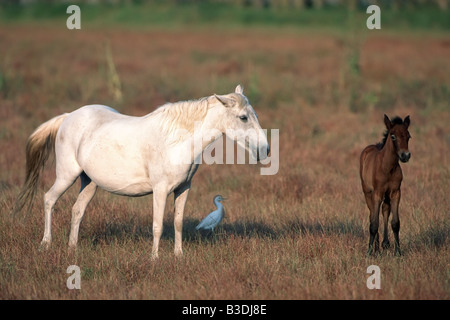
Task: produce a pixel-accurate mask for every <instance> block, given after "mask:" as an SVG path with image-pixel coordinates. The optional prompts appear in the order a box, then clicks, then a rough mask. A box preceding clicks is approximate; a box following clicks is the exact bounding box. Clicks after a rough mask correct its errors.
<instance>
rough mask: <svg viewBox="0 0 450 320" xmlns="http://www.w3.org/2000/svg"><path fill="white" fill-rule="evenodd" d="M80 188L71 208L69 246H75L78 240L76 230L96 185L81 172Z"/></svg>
mask: <svg viewBox="0 0 450 320" xmlns="http://www.w3.org/2000/svg"><path fill="white" fill-rule="evenodd" d="M80 180H81V189H80V193H79V195H78V198H77V201H76V202H75V204H74V205H73V208H72V222H71V227H70V236H69V247H70V248H75V247H76V246H77V242H78V230H79V228H80V223H81V220H82V219H83V215H84V212H85V210H86V207H87V205H88V204H89V202H90V201H91V200H92V198H93V197H94V195H95V191H96V190H97V185H96V184H95V183H94V182H92V180H91V179H90V178H89V177H88V176H87V175H86V174H85V173H84V172H83V173H82V174H81V175H80Z"/></svg>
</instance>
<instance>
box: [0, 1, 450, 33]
mask: <svg viewBox="0 0 450 320" xmlns="http://www.w3.org/2000/svg"><path fill="white" fill-rule="evenodd" d="M78 5H79V6H80V8H81V12H82V23H83V24H94V25H96V24H102V25H105V24H107V25H125V26H140V27H143V26H161V27H180V26H192V25H197V26H208V25H215V26H220V27H227V28H228V27H238V26H247V27H248V26H267V27H280V26H290V27H298V28H304V27H307V28H319V29H320V28H332V29H338V30H345V29H346V28H347V27H348V26H347V24H346V21H347V20H348V19H349V17H351V16H352V15H355V16H356V17H357V19H359V20H362V21H365V19H366V18H367V14H366V13H365V10H364V8H361V10H356V11H355V10H354V9H347V8H346V7H344V6H331V7H330V6H325V7H323V8H322V9H308V8H305V7H303V8H300V7H289V6H280V7H276V6H272V7H260V6H239V5H236V4H233V3H229V2H214V1H199V2H186V3H184V2H180V3H174V2H166V1H153V2H143V1H133V2H131V3H119V4H115V5H113V4H111V3H103V4H88V3H80V4H78ZM67 6H68V4H64V3H60V2H53V1H50V2H46V3H42V2H37V3H30V4H27V5H20V4H17V3H15V2H14V3H10V2H5V3H2V4H0V19H1V20H2V21H4V22H9V23H11V22H18V21H22V22H31V21H42V20H54V19H56V20H65V19H67V17H68V14H67V13H66V9H67ZM381 9H382V28H383V29H396V30H397V29H399V28H400V29H424V30H429V29H433V30H449V29H450V19H448V13H447V12H446V11H444V10H439V9H438V8H436V7H433V6H425V7H412V8H411V7H407V8H399V9H394V8H392V6H388V5H384V6H382V7H381Z"/></svg>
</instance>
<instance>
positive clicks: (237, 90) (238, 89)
mask: <svg viewBox="0 0 450 320" xmlns="http://www.w3.org/2000/svg"><path fill="white" fill-rule="evenodd" d="M234 92H235V93H240V94H244V87H243V86H242V85H240V84H238V85H237V87H236V89H234Z"/></svg>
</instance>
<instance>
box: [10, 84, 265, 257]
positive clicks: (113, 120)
mask: <svg viewBox="0 0 450 320" xmlns="http://www.w3.org/2000/svg"><path fill="white" fill-rule="evenodd" d="M230 129H231V131H233V132H235V133H236V132H237V133H238V134H237V135H236V136H234V137H232V138H237V141H238V144H239V143H240V144H242V145H243V147H244V148H246V150H248V151H249V153H250V154H251V155H253V156H254V157H256V158H257V159H264V158H266V157H267V154H268V153H269V150H270V149H269V144H268V141H267V137H266V135H265V134H264V131H263V130H262V129H261V126H260V125H259V122H258V119H257V116H256V114H255V112H254V110H253V108H252V106H251V105H250V104H249V102H248V100H247V98H246V97H245V96H244V95H243V88H242V87H241V86H240V85H238V86H237V87H236V90H235V92H234V93H230V94H227V95H222V96H218V95H213V96H209V97H205V98H201V99H199V100H192V101H183V102H176V103H167V104H165V105H163V106H161V107H159V108H158V109H156V110H155V111H154V112H152V113H150V114H148V115H146V116H143V117H132V116H127V115H123V114H120V113H119V112H117V111H116V110H114V109H112V108H110V107H107V106H102V105H88V106H84V107H82V108H80V109H78V110H75V111H73V112H71V113H66V114H62V115H60V116H57V117H55V118H53V119H51V120H49V121H47V122H45V123H43V124H42V125H40V126H39V127H38V128H37V129H36V131H34V133H33V134H32V135H31V136H30V137H29V139H28V142H27V148H26V159H27V161H26V181H25V185H24V187H23V190H22V192H21V193H20V195H19V197H18V199H17V203H16V207H15V211H16V212H17V211H20V210H21V209H22V208H23V207H24V206H25V205H26V204H27V203H28V210H30V209H31V206H32V202H33V198H34V195H35V193H36V190H37V185H38V179H39V175H40V172H41V168H42V167H43V165H44V163H45V161H46V160H47V158H48V156H49V154H50V152H51V151H52V148H53V146H54V148H55V154H56V181H55V183H54V184H53V186H52V187H51V189H50V190H49V191H48V192H47V193H46V194H45V196H44V211H45V231H44V237H43V239H42V242H41V246H42V247H43V248H48V247H49V245H50V243H51V240H52V236H51V221H52V210H53V206H54V205H55V203H56V201H57V200H58V199H59V197H60V196H61V195H62V194H63V193H64V192H65V191H66V190H67V189H68V188H69V187H70V186H72V184H73V183H74V182H75V180H76V179H77V178H78V177H80V180H81V189H80V193H79V195H78V198H77V200H76V202H75V204H74V206H73V208H72V221H71V229H70V236H69V247H72V248H74V247H76V245H77V241H78V230H79V226H80V222H81V220H82V218H83V215H84V212H85V209H86V207H87V205H88V203H89V202H90V201H91V199H92V198H93V196H94V194H95V191H96V190H97V187H100V188H102V189H104V190H107V191H109V192H112V193H115V194H119V195H125V196H133V197H134V196H144V195H147V194H150V193H153V248H152V257H154V258H156V257H158V247H159V240H160V237H161V234H162V227H163V215H164V209H165V205H166V200H167V197H168V195H169V194H170V193H171V192H173V193H174V199H175V217H174V227H175V249H174V251H175V254H176V255H181V254H182V253H183V251H182V244H181V243H182V241H181V238H182V226H183V212H184V207H185V203H186V200H187V196H188V193H189V189H190V187H191V180H192V177H193V176H194V174H195V172H196V170H197V168H198V162H196V161H195V159H198V158H199V157H201V153H202V152H203V150H204V149H205V148H206V147H207V146H208V145H210V144H211V143H213V142H214V141H215V140H216V139H218V138H220V137H222V134H226V132H227V131H229V130H230ZM250 129H251V130H250ZM194 131H195V132H194ZM211 134H213V136H212V137H211ZM239 135H246V136H245V137H243V139H240V137H239ZM194 145H201V150H200V148H195V147H193V146H194ZM196 149H197V150H196Z"/></svg>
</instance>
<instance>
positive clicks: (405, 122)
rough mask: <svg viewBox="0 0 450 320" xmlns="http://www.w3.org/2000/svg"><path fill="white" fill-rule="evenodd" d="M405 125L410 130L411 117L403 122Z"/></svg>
mask: <svg viewBox="0 0 450 320" xmlns="http://www.w3.org/2000/svg"><path fill="white" fill-rule="evenodd" d="M403 123H404V124H405V126H406V129H408V127H409V124H410V123H411V120H409V116H407V117H406V118H405V120H403Z"/></svg>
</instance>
